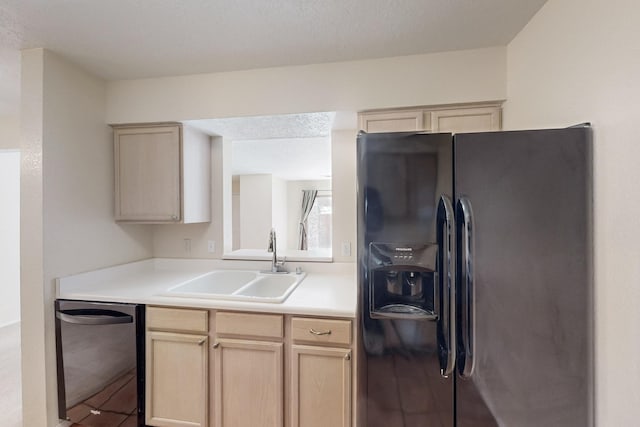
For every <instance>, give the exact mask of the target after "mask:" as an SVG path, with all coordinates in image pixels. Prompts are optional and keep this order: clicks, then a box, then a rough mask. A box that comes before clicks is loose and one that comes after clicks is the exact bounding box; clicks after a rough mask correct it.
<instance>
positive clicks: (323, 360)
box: [291, 345, 351, 427]
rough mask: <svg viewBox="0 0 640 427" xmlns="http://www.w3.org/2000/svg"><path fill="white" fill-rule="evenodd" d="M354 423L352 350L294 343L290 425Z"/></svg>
mask: <svg viewBox="0 0 640 427" xmlns="http://www.w3.org/2000/svg"><path fill="white" fill-rule="evenodd" d="M327 426H331V427H349V426H351V350H349V349H343V348H327V347H315V346H303V345H294V346H292V360H291V427H327Z"/></svg>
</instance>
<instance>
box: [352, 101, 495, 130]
mask: <svg viewBox="0 0 640 427" xmlns="http://www.w3.org/2000/svg"><path fill="white" fill-rule="evenodd" d="M501 117H502V107H501V103H499V102H487V103H475V104H458V105H442V106H430V107H411V108H398V109H392V110H375V111H362V112H360V113H359V114H358V118H359V124H360V130H363V131H365V132H368V133H379V132H415V131H424V132H452V133H460V132H488V131H496V130H500V129H501V128H502V123H501Z"/></svg>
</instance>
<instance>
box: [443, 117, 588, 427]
mask: <svg viewBox="0 0 640 427" xmlns="http://www.w3.org/2000/svg"><path fill="white" fill-rule="evenodd" d="M590 153H591V129H590V128H588V127H581V128H569V129H559V130H544V131H523V132H499V133H482V134H460V135H456V136H455V140H454V158H455V171H456V172H455V181H454V186H455V192H456V221H457V242H458V245H457V246H458V248H457V249H458V251H457V261H458V262H457V277H456V287H457V289H456V292H457V295H458V299H457V312H458V322H457V330H458V338H457V343H458V351H457V362H456V371H457V372H458V375H457V377H456V419H457V425H458V426H459V427H467V426H469V427H470V426H473V427H485V426H518V427H527V426H536V427H537V426H546V427H553V426H558V427H560V426H562V427H571V426H576V427H578V426H580V427H582V426H590V425H593V417H592V407H593V405H592V392H593V390H592V385H593V368H592V342H591V336H592V311H593V310H592V270H591V269H592V267H591V261H592V247H591V210H592V207H591V154H590Z"/></svg>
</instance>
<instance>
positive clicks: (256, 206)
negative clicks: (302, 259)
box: [240, 174, 273, 249]
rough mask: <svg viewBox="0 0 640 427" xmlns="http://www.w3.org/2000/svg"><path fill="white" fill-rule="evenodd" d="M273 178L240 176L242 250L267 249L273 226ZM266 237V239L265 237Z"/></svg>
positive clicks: (269, 176)
mask: <svg viewBox="0 0 640 427" xmlns="http://www.w3.org/2000/svg"><path fill="white" fill-rule="evenodd" d="M272 215H273V176H272V175H271V174H259V175H241V176H240V248H243V249H266V243H265V242H268V240H267V239H268V237H269V230H271V226H272V225H273V216H272ZM265 236H266V237H265Z"/></svg>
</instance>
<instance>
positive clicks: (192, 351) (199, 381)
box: [146, 331, 209, 427]
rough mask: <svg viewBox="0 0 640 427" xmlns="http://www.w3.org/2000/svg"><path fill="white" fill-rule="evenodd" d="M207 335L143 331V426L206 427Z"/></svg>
mask: <svg viewBox="0 0 640 427" xmlns="http://www.w3.org/2000/svg"><path fill="white" fill-rule="evenodd" d="M208 342H209V339H208V337H207V335H193V334H182V333H173V332H158V331H147V337H146V344H147V357H146V359H147V360H146V383H147V384H146V423H147V424H148V425H150V426H170V427H183V426H184V427H187V426H188V427H206V426H207V404H208V392H207V385H208V368H207V367H208V360H207V347H208Z"/></svg>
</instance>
